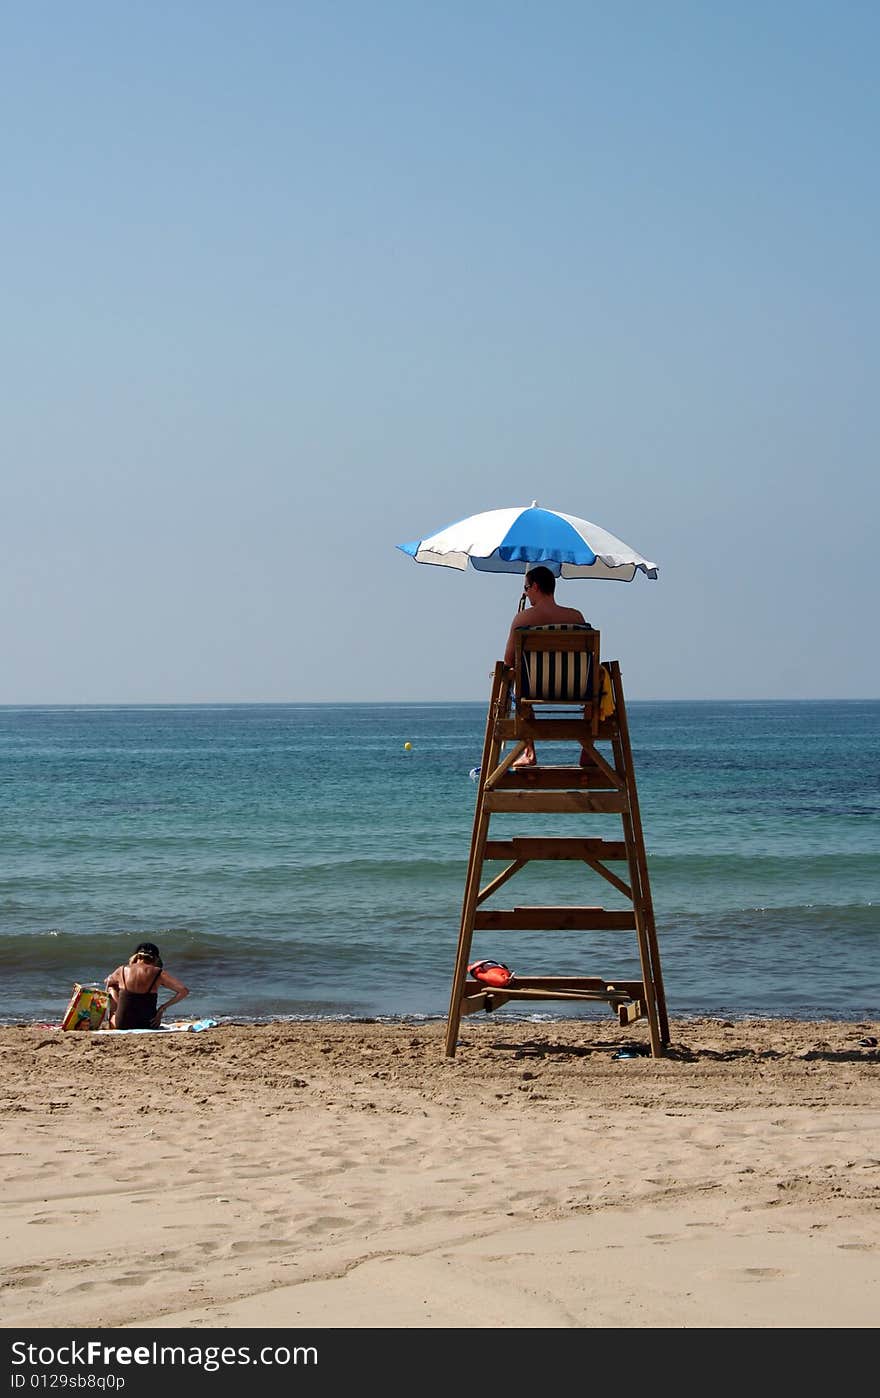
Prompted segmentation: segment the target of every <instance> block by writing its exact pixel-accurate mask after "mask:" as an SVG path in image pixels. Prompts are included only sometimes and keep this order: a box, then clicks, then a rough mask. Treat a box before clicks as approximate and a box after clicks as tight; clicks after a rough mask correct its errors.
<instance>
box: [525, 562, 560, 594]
mask: <svg viewBox="0 0 880 1398" xmlns="http://www.w3.org/2000/svg"><path fill="white" fill-rule="evenodd" d="M531 588H534V589H535V590H536V591H537V592H541V593H543V595H544V596H545V597H552V596H553V593H554V592H555V591H556V579H555V578H554V576H553V574H552V573H551V572H550V569H549V568H545V567H543V565H541V564H539V565H538V567H537V568H530V569H529V571H528V572H527V573H526V581H525V586H524V588H523V591H524V592H528V591H529V590H530V589H531Z"/></svg>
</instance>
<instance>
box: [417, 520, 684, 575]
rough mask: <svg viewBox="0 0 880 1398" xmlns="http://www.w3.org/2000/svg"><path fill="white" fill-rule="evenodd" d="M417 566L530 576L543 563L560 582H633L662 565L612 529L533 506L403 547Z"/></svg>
mask: <svg viewBox="0 0 880 1398" xmlns="http://www.w3.org/2000/svg"><path fill="white" fill-rule="evenodd" d="M397 547H398V548H399V549H402V550H403V552H404V553H408V554H409V555H410V557H411V558H414V559H415V560H416V562H417V563H438V564H440V565H441V566H442V567H445V568H466V567H467V566H468V564H470V565H471V567H472V568H478V569H479V570H480V572H484V573H525V572H527V571H528V569H529V568H535V567H537V565H538V564H539V563H543V564H544V566H545V567H546V568H549V569H550V571H551V573H554V574H555V575H556V577H560V576H562V577H563V578H612V579H615V580H616V581H618V582H631V581H632V579H633V578H634V577H635V575H636V573H637V572H639V571H641V572H642V573H644V574H645V576H646V577H648V578H656V576H657V564H656V563H650V562H649V561H648V559H647V558H642V555H641V554H640V553H636V551H635V549H631V548H630V547H629V545H628V544H625V543H623V542H622V540H620V539H616V538H615V537H614V535H613V534H609V533H608V531H607V529H602V528H600V526H599V525H598V524H591V523H590V521H589V520H587V519H577V518H575V516H574V515H566V514H563V513H562V511H561V510H545V509H542V508H540V507H539V505H538V502H537V501H536V500H533V501H532V503H531V505H520V506H518V507H514V508H513V509H509V510H486V511H484V513H483V514H478V515H469V516H468V518H467V519H463V520H460V521H459V522H458V523H457V524H449V525H447V526H446V528H445V529H440V530H438V532H437V533H436V534H431V535H429V537H428V538H427V539H418V540H416V542H415V543H412V544H398V545H397Z"/></svg>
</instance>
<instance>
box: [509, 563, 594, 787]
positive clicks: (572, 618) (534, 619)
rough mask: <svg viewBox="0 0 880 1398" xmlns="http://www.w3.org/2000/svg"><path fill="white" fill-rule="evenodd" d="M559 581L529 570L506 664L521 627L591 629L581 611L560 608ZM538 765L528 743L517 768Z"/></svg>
mask: <svg viewBox="0 0 880 1398" xmlns="http://www.w3.org/2000/svg"><path fill="white" fill-rule="evenodd" d="M555 590H556V579H555V577H554V576H553V574H552V573H551V572H550V569H549V568H544V567H542V566H541V565H540V564H539V565H538V567H537V568H530V569H529V571H528V572H527V573H526V579H525V582H524V583H523V594H524V596H525V597H526V598H527V600H528V604H529V605H528V607H527V608H525V609H524V610H523V611H520V612H517V614H516V616H515V617H514V618H513V621H512V622H511V624H510V634H509V636H508V637H507V649H506V650H505V652H504V663H505V665H512V664H513V663H514V660H515V659H516V633H517V631H518V630H519V628H520V627H521V626H551V625H557V626H558V625H561V624H563V623H565V624H567V625H568V626H589V622H588V621H585V620H584V616H583V613H582V612H579V611H578V610H577V608H576V607H560V605H559V603H558V602H557V601H556V598H555V597H554V595H553V594H554V592H555ZM536 762H537V758H536V757H535V745H534V743H527V744H526V748H525V751H524V752H523V753H522V754H521V755H520V756H519V757H518V758H517V759H516V761H515V762H514V764H513V765H514V767H534V766H535V763H536Z"/></svg>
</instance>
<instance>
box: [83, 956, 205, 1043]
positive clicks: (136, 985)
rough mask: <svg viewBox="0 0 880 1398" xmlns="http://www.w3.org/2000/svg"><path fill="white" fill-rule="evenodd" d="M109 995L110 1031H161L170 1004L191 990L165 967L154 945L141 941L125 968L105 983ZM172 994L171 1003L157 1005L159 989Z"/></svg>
mask: <svg viewBox="0 0 880 1398" xmlns="http://www.w3.org/2000/svg"><path fill="white" fill-rule="evenodd" d="M104 984H105V985H106V987H107V989H108V990H109V992H110V1028H111V1029H159V1028H160V1026H161V1024H162V1015H163V1014H164V1012H165V1010H167V1009H168V1007H169V1005H176V1004H177V1002H178V1000H183V999H185V997H186V996H187V995H189V991H188V990H187V988H186V986H185V985H184V984H183V981H179V980H178V979H177V977H176V976H172V975H171V973H170V971H166V970H165V969H164V968H163V966H162V958H161V956H160V955H159V948H158V947H157V946H156V945H155V943H154V942H141V944H140V946H139V947H138V948H137V950H136V951H135V952H134V954H133V955H132V956H130V957H129V958H128V962H127V964H126V965H125V966H117V967H116V970H115V971H112V972H111V973H110V975H109V976H108V977H107V979H106V980H105V981H104ZM160 985H161V986H163V987H164V988H165V989H166V990H170V991H173V994H172V996H171V999H170V1000H166V1001H165V1003H164V1005H159V1004H158V999H159V996H158V993H157V987H158V986H160Z"/></svg>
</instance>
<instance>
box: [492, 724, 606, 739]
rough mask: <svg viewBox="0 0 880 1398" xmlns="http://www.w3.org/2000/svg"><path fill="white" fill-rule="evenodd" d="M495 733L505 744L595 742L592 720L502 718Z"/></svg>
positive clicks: (600, 735)
mask: <svg viewBox="0 0 880 1398" xmlns="http://www.w3.org/2000/svg"><path fill="white" fill-rule="evenodd" d="M495 733H496V736H497V737H499V738H502V739H503V740H504V741H505V742H508V741H509V740H510V739H511V738H536V739H537V740H538V742H542V743H580V742H584V743H592V742H593V741H594V736H593V730H592V728H591V726H590V720H589V719H586V720H584V719H582V718H502V719H499V720H498V723H497V724H496V726H495ZM601 737H602V734H601V731H600V733H599V738H600V739H601Z"/></svg>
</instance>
